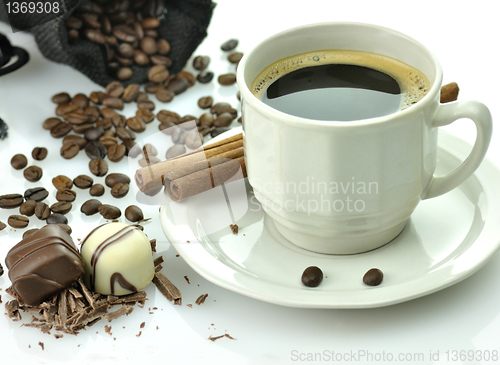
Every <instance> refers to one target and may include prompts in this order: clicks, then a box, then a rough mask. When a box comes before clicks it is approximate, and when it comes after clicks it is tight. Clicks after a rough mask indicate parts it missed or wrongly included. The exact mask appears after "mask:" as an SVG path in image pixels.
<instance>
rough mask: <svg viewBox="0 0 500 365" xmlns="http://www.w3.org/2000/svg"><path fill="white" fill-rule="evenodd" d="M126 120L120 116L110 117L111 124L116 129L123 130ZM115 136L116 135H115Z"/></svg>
mask: <svg viewBox="0 0 500 365" xmlns="http://www.w3.org/2000/svg"><path fill="white" fill-rule="evenodd" d="M126 121H127V120H126V118H125V116H124V115H121V114H116V115H113V116H112V117H111V123H112V124H113V125H114V126H115V127H116V128H124V127H125V125H126V124H127V123H126ZM115 134H116V133H115Z"/></svg>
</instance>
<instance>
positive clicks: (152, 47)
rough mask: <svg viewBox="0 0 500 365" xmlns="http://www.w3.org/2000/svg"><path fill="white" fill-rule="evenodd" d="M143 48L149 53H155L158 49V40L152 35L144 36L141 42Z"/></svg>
mask: <svg viewBox="0 0 500 365" xmlns="http://www.w3.org/2000/svg"><path fill="white" fill-rule="evenodd" d="M140 46H141V49H142V51H143V52H144V53H146V54H147V55H153V54H155V53H156V52H157V51H158V45H157V43H156V40H155V39H154V38H152V37H144V38H142V39H141V42H140Z"/></svg>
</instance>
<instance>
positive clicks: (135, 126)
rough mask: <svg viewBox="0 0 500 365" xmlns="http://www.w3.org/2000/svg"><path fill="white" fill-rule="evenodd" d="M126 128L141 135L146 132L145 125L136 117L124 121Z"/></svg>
mask: <svg viewBox="0 0 500 365" xmlns="http://www.w3.org/2000/svg"><path fill="white" fill-rule="evenodd" d="M126 124H127V127H129V128H130V129H131V130H132V131H134V132H136V133H141V132H144V131H145V130H146V123H144V122H143V121H142V120H140V119H139V118H137V117H132V118H128V119H127V120H126Z"/></svg>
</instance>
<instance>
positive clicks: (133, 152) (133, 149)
mask: <svg viewBox="0 0 500 365" xmlns="http://www.w3.org/2000/svg"><path fill="white" fill-rule="evenodd" d="M122 145H124V146H125V156H129V157H132V158H135V157H137V156H139V154H140V153H141V147H140V146H139V145H138V144H137V143H136V142H135V141H133V140H131V139H129V140H126V141H123V142H122Z"/></svg>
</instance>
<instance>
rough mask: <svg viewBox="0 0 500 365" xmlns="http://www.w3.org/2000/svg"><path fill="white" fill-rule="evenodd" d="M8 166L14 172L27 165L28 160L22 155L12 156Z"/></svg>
mask: <svg viewBox="0 0 500 365" xmlns="http://www.w3.org/2000/svg"><path fill="white" fill-rule="evenodd" d="M10 164H11V166H12V167H13V168H15V169H16V170H22V169H24V168H25V167H26V166H27V165H28V159H27V158H26V156H25V155H23V154H22V153H18V154H17V155H14V156H12V159H11V160H10Z"/></svg>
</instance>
